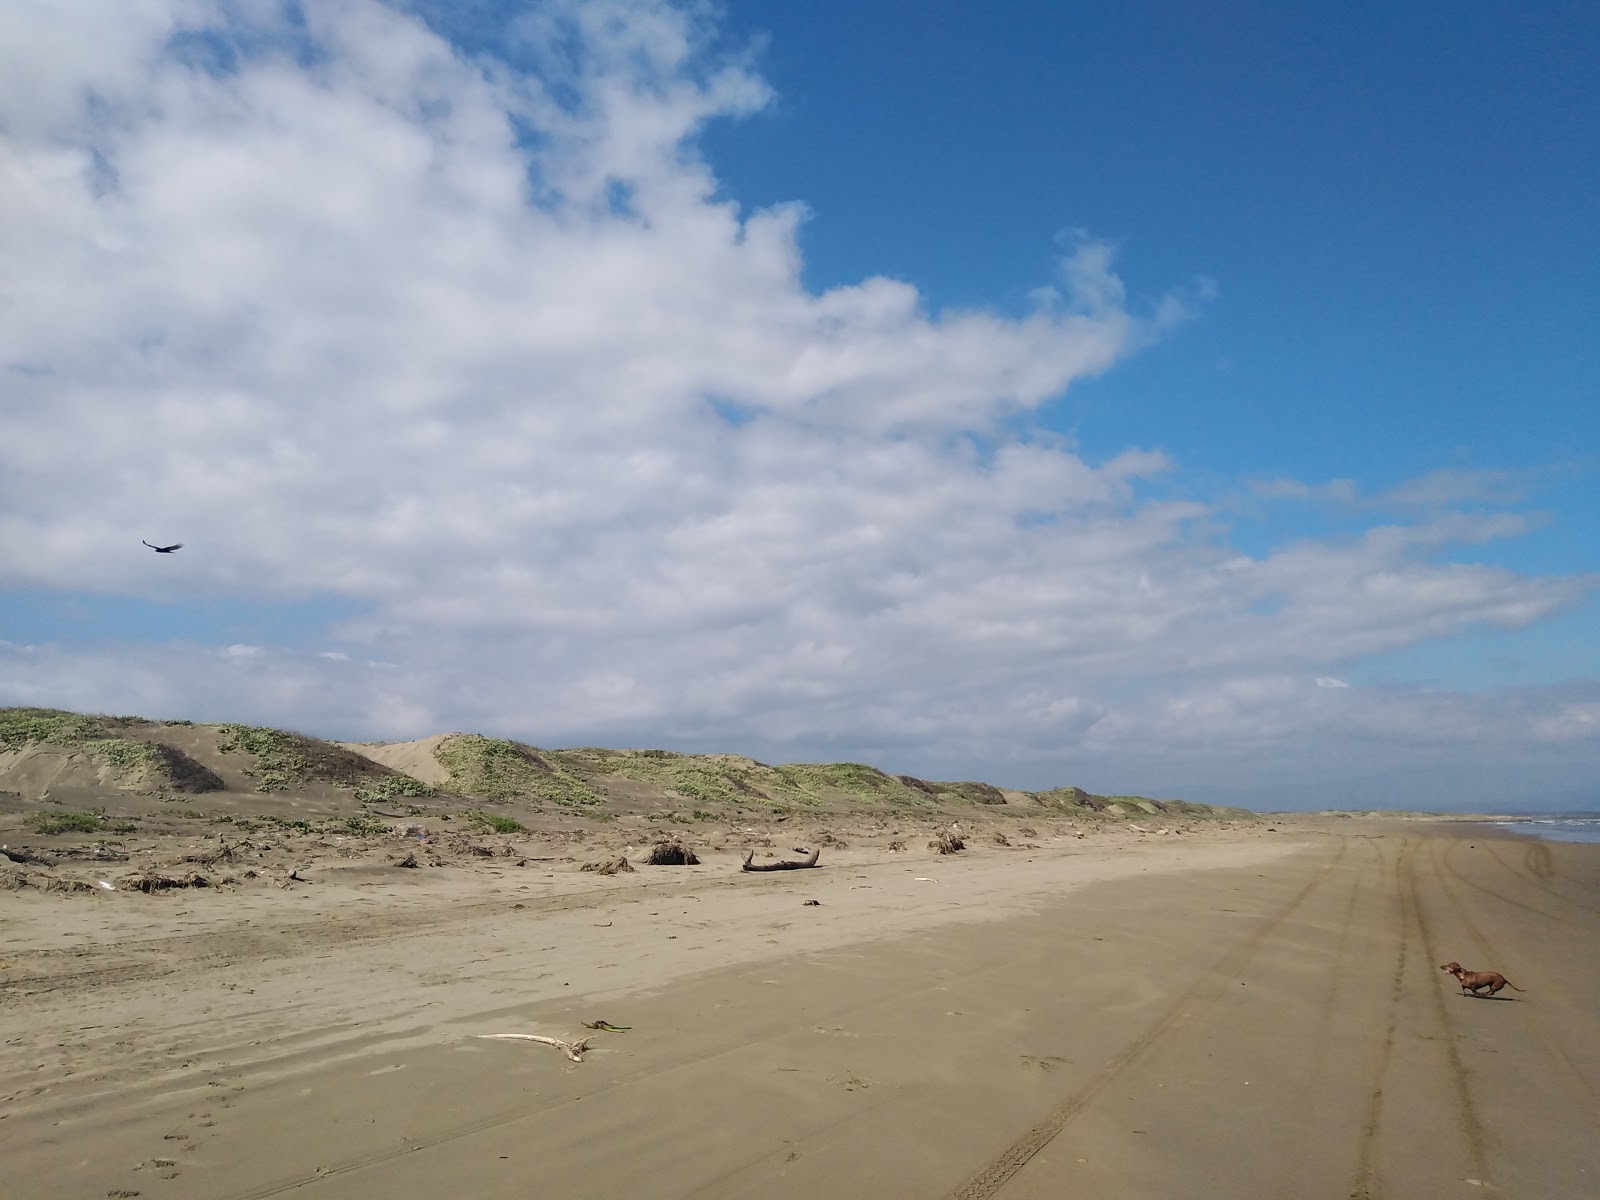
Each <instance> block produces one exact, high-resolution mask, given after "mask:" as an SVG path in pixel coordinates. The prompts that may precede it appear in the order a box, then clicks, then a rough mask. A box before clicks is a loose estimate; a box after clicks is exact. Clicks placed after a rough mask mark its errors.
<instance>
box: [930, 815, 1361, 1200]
mask: <svg viewBox="0 0 1600 1200" xmlns="http://www.w3.org/2000/svg"><path fill="white" fill-rule="evenodd" d="M1347 848H1348V845H1347V843H1346V842H1343V841H1341V842H1340V843H1339V850H1338V852H1337V853H1336V854H1335V855H1334V856H1333V857H1332V858H1331V859H1330V860H1329V861H1328V862H1326V863H1324V864H1323V865H1322V866H1321V867H1319V868H1318V869H1317V871H1316V873H1315V874H1313V875H1312V876H1311V878H1310V879H1308V880H1307V881H1306V884H1305V886H1304V887H1302V888H1301V889H1300V890H1299V891H1298V892H1297V893H1295V895H1294V896H1293V897H1292V898H1291V899H1290V900H1289V901H1288V902H1287V903H1285V904H1284V905H1283V906H1282V907H1280V908H1279V909H1278V911H1277V912H1276V913H1274V914H1273V915H1272V916H1271V917H1268V918H1267V919H1266V920H1265V921H1264V922H1263V923H1262V924H1261V925H1260V926H1259V927H1258V928H1257V929H1256V931H1255V932H1254V933H1252V934H1250V935H1249V936H1248V937H1246V938H1245V939H1244V940H1243V941H1242V942H1240V943H1239V944H1238V945H1236V946H1234V947H1233V949H1231V950H1230V951H1229V952H1228V953H1227V954H1225V955H1224V956H1223V957H1222V958H1221V959H1219V960H1218V961H1217V962H1216V963H1215V964H1214V965H1213V966H1212V967H1211V969H1210V970H1209V971H1207V972H1205V973H1204V974H1203V975H1202V976H1201V977H1200V978H1199V979H1198V980H1197V981H1196V982H1195V983H1194V984H1192V985H1191V986H1190V987H1189V989H1188V990H1187V991H1185V992H1184V993H1183V994H1182V995H1181V996H1179V997H1178V999H1177V1000H1176V1001H1175V1002H1174V1003H1173V1004H1172V1006H1171V1007H1170V1008H1168V1009H1167V1011H1166V1012H1165V1013H1164V1014H1163V1015H1162V1016H1161V1017H1160V1018H1158V1019H1157V1021H1156V1023H1155V1024H1154V1025H1152V1026H1151V1027H1150V1028H1149V1029H1147V1030H1145V1031H1144V1033H1142V1034H1140V1035H1139V1037H1137V1038H1135V1039H1134V1041H1133V1042H1132V1043H1130V1044H1129V1045H1128V1046H1126V1047H1125V1048H1124V1049H1122V1050H1121V1051H1120V1052H1119V1053H1117V1054H1115V1055H1113V1056H1112V1058H1111V1059H1110V1061H1108V1062H1107V1063H1106V1065H1105V1066H1104V1067H1102V1068H1101V1070H1100V1073H1099V1074H1098V1075H1096V1076H1095V1077H1094V1078H1093V1079H1091V1080H1090V1081H1089V1082H1088V1083H1087V1084H1086V1085H1084V1087H1082V1088H1080V1089H1079V1090H1078V1091H1077V1092H1075V1093H1074V1094H1073V1095H1071V1096H1069V1097H1068V1098H1067V1099H1066V1100H1064V1101H1062V1102H1061V1103H1060V1104H1058V1105H1057V1106H1056V1107H1055V1108H1053V1109H1051V1110H1050V1112H1049V1113H1048V1114H1047V1115H1046V1116H1045V1118H1044V1119H1043V1120H1042V1121H1040V1122H1039V1123H1038V1124H1036V1125H1034V1126H1033V1127H1032V1128H1030V1129H1029V1130H1028V1131H1027V1132H1026V1133H1024V1134H1023V1135H1022V1136H1021V1137H1019V1138H1018V1139H1017V1140H1016V1141H1015V1142H1013V1143H1012V1144H1011V1145H1010V1146H1008V1147H1007V1148H1006V1149H1005V1150H1004V1151H1002V1152H1001V1153H1000V1154H999V1155H998V1156H996V1157H995V1158H994V1159H993V1160H991V1161H990V1163H989V1164H988V1166H986V1167H984V1168H983V1170H981V1171H979V1172H978V1173H977V1174H976V1175H974V1176H973V1177H972V1178H971V1179H969V1180H968V1181H967V1182H966V1183H965V1184H963V1185H962V1186H961V1187H960V1188H958V1189H957V1190H956V1191H955V1192H954V1193H952V1196H953V1200H987V1197H989V1196H992V1195H994V1194H995V1193H996V1192H997V1191H999V1190H1000V1189H1001V1188H1002V1187H1004V1186H1005V1185H1006V1183H1007V1181H1009V1180H1010V1179H1011V1177H1012V1176H1014V1175H1015V1174H1016V1173H1017V1172H1018V1171H1020V1170H1022V1168H1023V1167H1025V1166H1027V1164H1028V1161H1029V1160H1030V1159H1032V1158H1033V1156H1034V1155H1036V1154H1038V1153H1039V1151H1041V1150H1043V1149H1044V1148H1045V1147H1046V1146H1048V1145H1049V1144H1050V1142H1051V1141H1052V1140H1054V1138H1055V1137H1056V1135H1057V1134H1059V1133H1060V1132H1061V1131H1062V1130H1063V1129H1065V1128H1066V1126H1067V1123H1068V1122H1070V1121H1071V1120H1072V1119H1073V1118H1074V1117H1076V1116H1077V1115H1078V1114H1079V1113H1080V1112H1082V1111H1083V1110H1084V1109H1085V1108H1087V1107H1088V1106H1089V1105H1090V1104H1091V1103H1093V1102H1094V1100H1095V1098H1096V1097H1098V1096H1099V1095H1100V1093H1101V1092H1103V1091H1104V1090H1105V1089H1106V1087H1107V1086H1109V1085H1110V1084H1111V1083H1112V1082H1114V1081H1115V1080H1116V1079H1117V1077H1118V1076H1120V1075H1121V1074H1122V1073H1123V1072H1124V1071H1126V1070H1127V1069H1128V1068H1130V1067H1132V1066H1133V1065H1134V1064H1136V1063H1138V1062H1139V1061H1140V1060H1141V1059H1143V1058H1144V1057H1145V1056H1146V1055H1148V1054H1149V1053H1150V1051H1151V1050H1152V1049H1153V1048H1154V1047H1155V1046H1157V1045H1158V1044H1159V1043H1160V1042H1161V1041H1162V1039H1163V1038H1165V1036H1166V1035H1167V1034H1168V1033H1171V1032H1172V1031H1173V1030H1174V1029H1176V1028H1178V1027H1179V1026H1181V1025H1183V1024H1184V1023H1186V1022H1187V1021H1188V1020H1190V1019H1191V1018H1193V1017H1195V1016H1197V1015H1199V1014H1200V1013H1201V1012H1203V1011H1205V1010H1206V1009H1207V1008H1209V1007H1210V1006H1211V1005H1213V1004H1215V1003H1216V1002H1217V1000H1218V999H1220V998H1221V996H1222V994H1223V992H1224V991H1225V990H1227V985H1228V984H1230V983H1232V982H1233V981H1234V980H1236V979H1237V978H1238V977H1239V975H1240V974H1242V973H1243V970H1244V968H1245V966H1246V965H1247V964H1248V963H1249V962H1250V960H1251V959H1252V958H1253V957H1254V956H1255V953H1256V951H1257V950H1258V949H1260V947H1261V944H1262V943H1263V942H1264V941H1266V939H1267V938H1268V937H1269V936H1271V934H1272V933H1273V932H1274V931H1275V930H1276V929H1277V928H1278V927H1279V926H1280V925H1282V924H1283V922H1284V921H1285V920H1287V919H1288V918H1289V917H1290V916H1291V915H1292V914H1293V913H1294V912H1295V911H1296V910H1297V909H1298V908H1299V907H1300V906H1301V905H1302V904H1304V903H1305V901H1306V899H1307V897H1309V896H1310V895H1311V893H1312V892H1313V891H1315V890H1316V888H1317V886H1318V885H1319V884H1321V883H1322V881H1323V880H1325V879H1326V878H1327V877H1328V874H1329V872H1331V871H1332V870H1333V868H1334V867H1336V866H1338V864H1339V862H1340V860H1341V859H1343V858H1344V855H1345V851H1346V850H1347Z"/></svg>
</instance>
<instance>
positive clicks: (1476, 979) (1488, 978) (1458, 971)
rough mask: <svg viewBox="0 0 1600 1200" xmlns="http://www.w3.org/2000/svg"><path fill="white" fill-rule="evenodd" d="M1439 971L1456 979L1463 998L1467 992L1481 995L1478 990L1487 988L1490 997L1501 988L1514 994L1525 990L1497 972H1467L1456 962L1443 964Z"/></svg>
mask: <svg viewBox="0 0 1600 1200" xmlns="http://www.w3.org/2000/svg"><path fill="white" fill-rule="evenodd" d="M1439 970H1441V971H1448V972H1450V974H1452V975H1454V976H1455V977H1456V982H1457V983H1459V984H1460V985H1461V994H1462V995H1463V996H1465V995H1466V994H1467V993H1468V992H1471V993H1472V994H1473V995H1474V996H1478V995H1481V994H1482V993H1481V992H1480V991H1479V990H1478V989H1479V988H1488V989H1489V995H1491V996H1492V995H1494V994H1495V993H1496V992H1498V991H1499V990H1500V989H1501V988H1503V987H1508V988H1510V989H1511V990H1512V991H1514V992H1521V991H1526V990H1527V989H1525V988H1519V987H1518V986H1517V985H1516V984H1514V983H1512V982H1511V980H1509V979H1507V978H1506V977H1505V976H1504V975H1502V974H1500V972H1499V971H1467V970H1464V969H1462V966H1461V964H1460V963H1457V962H1451V963H1445V964H1444V966H1442V967H1440V968H1439Z"/></svg>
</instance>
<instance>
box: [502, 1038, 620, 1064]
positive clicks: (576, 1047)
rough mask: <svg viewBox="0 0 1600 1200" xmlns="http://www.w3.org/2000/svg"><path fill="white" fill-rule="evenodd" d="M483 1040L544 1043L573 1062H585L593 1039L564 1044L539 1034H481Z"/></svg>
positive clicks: (556, 1039)
mask: <svg viewBox="0 0 1600 1200" xmlns="http://www.w3.org/2000/svg"><path fill="white" fill-rule="evenodd" d="M476 1036H478V1037H481V1038H498V1039H501V1040H503V1041H517V1042H542V1043H543V1044H544V1045H546V1046H554V1047H555V1048H556V1049H557V1050H559V1051H561V1053H563V1054H565V1055H566V1056H567V1057H568V1058H570V1059H571V1060H572V1061H573V1062H582V1061H583V1052H584V1051H585V1050H587V1049H588V1048H589V1043H590V1042H592V1041H594V1039H593V1038H583V1039H581V1040H579V1041H576V1042H563V1041H562V1040H561V1039H560V1038H553V1037H543V1036H541V1035H540V1034H537V1033H480V1034H477V1035H476Z"/></svg>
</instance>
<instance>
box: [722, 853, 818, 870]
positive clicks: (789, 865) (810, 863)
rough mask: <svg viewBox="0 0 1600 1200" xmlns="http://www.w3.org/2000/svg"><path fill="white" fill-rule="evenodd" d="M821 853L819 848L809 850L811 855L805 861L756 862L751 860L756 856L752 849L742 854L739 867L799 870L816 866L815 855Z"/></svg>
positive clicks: (746, 868)
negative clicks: (742, 858) (742, 863)
mask: <svg viewBox="0 0 1600 1200" xmlns="http://www.w3.org/2000/svg"><path fill="white" fill-rule="evenodd" d="M821 853H822V851H821V850H813V851H812V852H811V856H810V857H809V858H807V859H806V860H805V862H769V863H758V862H754V861H752V860H754V858H755V856H756V852H755V851H754V850H752V851H750V852H749V853H748V854H746V855H745V856H744V866H742V867H740V868H739V869H740V870H741V871H801V870H804V869H805V868H806V867H814V866H816V865H817V856H818V855H819V854H821Z"/></svg>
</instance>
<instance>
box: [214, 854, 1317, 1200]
mask: <svg viewBox="0 0 1600 1200" xmlns="http://www.w3.org/2000/svg"><path fill="white" fill-rule="evenodd" d="M1344 852H1345V846H1344V845H1343V844H1342V843H1341V845H1340V847H1339V852H1338V854H1337V855H1335V856H1334V858H1333V859H1332V860H1330V861H1329V862H1328V863H1327V864H1325V865H1324V866H1323V867H1321V868H1320V870H1319V873H1318V875H1317V876H1315V877H1314V878H1313V879H1312V881H1311V882H1310V883H1308V884H1307V885H1306V886H1305V887H1304V888H1303V889H1302V890H1301V892H1300V894H1299V895H1298V896H1296V897H1295V898H1294V899H1293V900H1291V901H1290V902H1289V905H1288V906H1286V907H1285V908H1284V909H1282V910H1281V911H1280V912H1278V913H1277V914H1276V915H1275V916H1273V917H1272V918H1270V925H1269V927H1267V928H1264V929H1263V930H1261V931H1258V933H1256V934H1255V935H1252V937H1251V939H1250V940H1251V941H1252V942H1256V941H1259V940H1260V939H1261V938H1262V937H1264V936H1266V934H1267V933H1269V932H1270V931H1271V928H1272V927H1276V925H1277V924H1278V923H1279V922H1280V921H1282V919H1283V918H1284V917H1286V916H1287V915H1288V914H1289V912H1291V911H1292V910H1293V909H1294V908H1295V907H1296V906H1298V905H1299V903H1300V902H1301V901H1302V900H1303V899H1304V898H1305V897H1306V896H1307V895H1309V893H1310V891H1311V889H1312V888H1313V887H1314V886H1315V884H1316V883H1317V882H1318V881H1319V880H1320V879H1321V877H1322V876H1323V875H1325V874H1326V873H1327V872H1328V871H1329V870H1331V869H1332V868H1333V867H1334V866H1335V865H1337V863H1338V861H1339V859H1340V858H1342V857H1343V856H1344ZM1036 958H1037V954H1036V953H1035V952H1029V953H1028V954H1025V955H1020V956H1018V957H1016V958H1014V959H1010V960H1008V962H1007V963H1003V964H1000V965H999V966H998V967H997V966H996V964H994V963H988V964H985V965H983V966H979V967H975V968H974V969H972V970H970V971H963V972H959V973H957V974H954V975H951V976H948V977H943V978H941V979H940V981H939V982H940V984H941V985H944V986H948V985H950V984H952V983H963V982H966V981H969V980H974V979H978V978H980V977H986V976H989V975H991V974H993V973H994V972H995V971H997V970H1004V969H1005V968H1006V967H1007V965H1009V964H1020V963H1029V962H1033V961H1035V960H1036ZM1225 969H1226V964H1219V965H1218V966H1217V967H1213V968H1212V970H1213V971H1218V970H1225ZM1194 990H1195V989H1191V992H1193V991H1194ZM1218 990H1221V989H1220V987H1219V989H1218ZM1188 994H1189V993H1186V996H1187V995H1188ZM904 999H905V993H898V994H894V995H890V996H886V997H884V996H880V997H878V998H875V999H871V1000H866V1001H863V1002H861V1003H859V1004H852V1005H849V1006H847V1007H845V1008H843V1009H839V1010H836V1011H834V1012H833V1013H832V1014H831V1015H830V1017H829V1019H830V1020H839V1019H842V1018H844V1017H847V1016H851V1015H854V1014H858V1013H862V1012H867V1011H870V1010H872V1009H874V1008H878V1007H883V1006H895V1005H900V1004H903V1003H904ZM791 1032H792V1031H791V1030H788V1029H784V1030H780V1031H777V1032H771V1033H764V1034H761V1035H759V1036H756V1037H752V1038H747V1039H745V1040H744V1041H741V1042H739V1043H737V1044H735V1045H732V1046H723V1047H720V1048H718V1049H714V1050H708V1051H706V1052H704V1053H701V1054H695V1055H691V1056H689V1057H687V1058H683V1059H679V1060H677V1061H674V1062H667V1063H662V1064H661V1065H659V1066H656V1067H653V1068H649V1069H646V1070H642V1071H638V1072H636V1073H634V1074H631V1075H628V1076H626V1077H625V1078H620V1079H617V1080H616V1081H614V1082H612V1083H609V1084H607V1085H605V1086H602V1087H599V1088H596V1089H595V1090H593V1091H590V1092H585V1093H584V1094H583V1095H582V1096H581V1097H579V1098H577V1099H567V1100H557V1101H554V1102H552V1103H549V1104H544V1105H537V1106H529V1105H527V1104H525V1103H519V1104H518V1105H517V1106H516V1107H515V1108H510V1109H504V1110H501V1111H499V1112H493V1113H487V1114H485V1115H483V1116H481V1117H479V1118H477V1119H475V1120H472V1121H467V1122H462V1123H460V1124H457V1125H454V1126H451V1127H448V1128H446V1129H442V1130H440V1131H439V1132H438V1133H436V1134H433V1135H431V1136H427V1137H421V1138H414V1139H412V1140H411V1141H409V1142H407V1143H406V1144H405V1145H404V1146H400V1147H389V1148H384V1149H379V1150H373V1151H371V1152H369V1153H366V1154H360V1155H353V1156H351V1157H349V1158H345V1159H341V1160H338V1161H335V1162H332V1163H329V1164H327V1165H326V1166H324V1167H322V1168H320V1169H319V1170H317V1171H315V1172H310V1171H307V1172H301V1173H299V1174H296V1175H294V1176H292V1177H287V1178H285V1177H280V1178H279V1179H278V1180H276V1181H273V1182H268V1183H265V1184H262V1185H258V1186H256V1187H252V1188H249V1189H247V1190H245V1191H240V1192H231V1193H228V1194H227V1196H226V1200H270V1198H271V1197H275V1196H281V1195H283V1194H285V1193H288V1192H292V1191H296V1190H298V1189H300V1188H304V1187H311V1186H314V1185H317V1184H321V1183H324V1182H326V1181H329V1180H333V1179H338V1178H341V1177H345V1176H351V1175H355V1174H358V1173H359V1172H362V1171H365V1170H369V1169H371V1168H374V1167H379V1166H382V1165H384V1164H385V1163H389V1162H393V1161H394V1160H396V1159H399V1158H404V1157H407V1156H409V1155H411V1154H413V1153H417V1152H420V1151H426V1150H432V1149H434V1148H436V1147H439V1146H446V1145H449V1144H451V1143H453V1142H456V1141H459V1140H461V1139H463V1138H467V1137H471V1136H473V1135H475V1134H479V1133H484V1132H487V1131H489V1130H491V1129H497V1128H500V1127H502V1126H505V1125H511V1124H514V1123H516V1122H518V1121H527V1120H532V1119H535V1118H537V1117H539V1116H541V1115H542V1114H544V1113H548V1112H553V1111H556V1110H558V1109H564V1108H568V1107H570V1106H571V1105H572V1104H575V1103H577V1102H578V1101H579V1100H582V1101H584V1102H586V1103H589V1104H592V1103H594V1102H595V1100H596V1098H598V1097H602V1096H604V1095H605V1094H606V1093H608V1092H612V1091H616V1090H620V1089H622V1088H627V1087H631V1086H633V1085H635V1084H639V1083H643V1082H645V1081H647V1080H651V1079H654V1078H657V1077H658V1076H662V1075H671V1074H674V1073H675V1072H678V1071H685V1070H689V1069H692V1068H694V1067H696V1066H699V1065H700V1064H702V1063H706V1062H713V1061H715V1060H717V1059H721V1058H728V1057H732V1056H736V1055H741V1054H744V1053H745V1052H746V1051H748V1050H750V1049H752V1048H753V1047H756V1046H760V1045H763V1044H765V1043H767V1042H771V1041H777V1040H780V1039H782V1038H784V1037H787V1036H789V1034H790V1033H791ZM893 1098H894V1097H893V1095H892V1094H890V1095H886V1096H885V1097H884V1098H883V1099H882V1100H881V1101H877V1102H874V1103H873V1104H871V1105H869V1106H867V1109H864V1110H857V1112H856V1113H855V1114H854V1115H856V1116H859V1115H860V1112H862V1111H868V1110H870V1109H872V1108H879V1107H882V1106H883V1105H885V1104H888V1103H891V1102H892V1101H893ZM813 1132H821V1130H817V1131H813Z"/></svg>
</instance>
